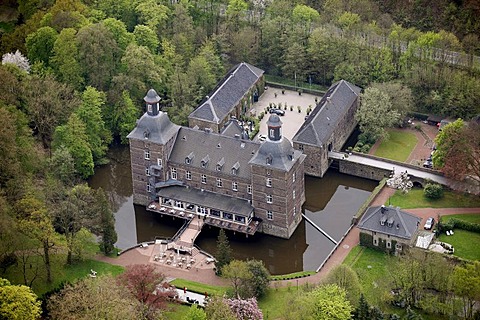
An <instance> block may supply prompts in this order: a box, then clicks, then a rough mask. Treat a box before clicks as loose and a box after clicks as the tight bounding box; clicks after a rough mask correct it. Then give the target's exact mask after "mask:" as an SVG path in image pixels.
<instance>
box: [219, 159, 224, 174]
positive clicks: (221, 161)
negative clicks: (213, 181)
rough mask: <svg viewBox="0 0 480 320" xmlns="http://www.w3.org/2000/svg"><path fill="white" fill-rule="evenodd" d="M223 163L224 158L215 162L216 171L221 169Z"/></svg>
mask: <svg viewBox="0 0 480 320" xmlns="http://www.w3.org/2000/svg"><path fill="white" fill-rule="evenodd" d="M224 164H225V158H222V159H220V161H218V162H217V171H222V169H223V165H224Z"/></svg>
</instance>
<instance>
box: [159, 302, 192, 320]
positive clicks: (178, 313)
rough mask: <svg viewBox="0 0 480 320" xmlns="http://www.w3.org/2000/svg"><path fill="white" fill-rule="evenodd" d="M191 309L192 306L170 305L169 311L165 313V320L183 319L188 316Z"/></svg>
mask: <svg viewBox="0 0 480 320" xmlns="http://www.w3.org/2000/svg"><path fill="white" fill-rule="evenodd" d="M189 309H190V306H188V305H185V304H179V303H169V304H168V311H166V312H165V313H164V316H165V319H167V320H178V319H183V318H184V317H185V316H186V315H187V313H188V310H189ZM162 319H163V318H162Z"/></svg>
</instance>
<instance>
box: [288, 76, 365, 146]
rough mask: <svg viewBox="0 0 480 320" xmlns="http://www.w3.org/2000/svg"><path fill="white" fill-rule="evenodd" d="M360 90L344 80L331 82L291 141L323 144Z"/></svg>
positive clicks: (316, 144)
mask: <svg viewBox="0 0 480 320" xmlns="http://www.w3.org/2000/svg"><path fill="white" fill-rule="evenodd" d="M360 91H361V89H360V88H359V87H357V86H355V85H353V84H351V83H349V82H347V81H345V80H340V81H338V82H336V83H335V84H333V85H332V86H331V87H330V88H329V89H328V90H327V92H326V93H325V95H324V96H323V97H322V99H321V100H320V102H319V103H318V104H317V106H316V107H315V109H313V111H312V113H311V114H310V116H309V117H308V118H307V120H306V121H305V123H304V124H303V125H302V126H301V127H300V129H298V131H297V133H296V134H295V136H294V137H293V141H294V142H297V143H302V144H311V145H315V146H321V145H322V144H324V143H325V142H326V140H327V139H328V138H329V137H330V136H331V135H332V133H333V131H334V130H335V128H336V127H337V125H338V122H339V121H340V120H341V119H342V118H343V116H344V115H345V113H347V112H348V110H349V108H350V107H351V105H352V104H353V103H354V101H355V99H356V98H357V97H358V96H359V95H360Z"/></svg>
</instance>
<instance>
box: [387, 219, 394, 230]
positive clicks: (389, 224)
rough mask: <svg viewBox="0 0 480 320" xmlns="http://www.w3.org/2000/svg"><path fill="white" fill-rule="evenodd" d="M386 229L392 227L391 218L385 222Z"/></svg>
mask: <svg viewBox="0 0 480 320" xmlns="http://www.w3.org/2000/svg"><path fill="white" fill-rule="evenodd" d="M387 227H390V228H391V227H393V218H390V219H388V220H387Z"/></svg>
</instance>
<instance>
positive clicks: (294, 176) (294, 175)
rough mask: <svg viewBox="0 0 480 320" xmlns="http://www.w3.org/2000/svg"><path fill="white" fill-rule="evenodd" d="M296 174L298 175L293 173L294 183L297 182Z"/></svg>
mask: <svg viewBox="0 0 480 320" xmlns="http://www.w3.org/2000/svg"><path fill="white" fill-rule="evenodd" d="M295 173H296V172H294V173H293V181H292V182H295V180H296V179H297V177H296V174H295Z"/></svg>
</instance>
